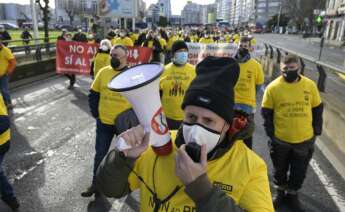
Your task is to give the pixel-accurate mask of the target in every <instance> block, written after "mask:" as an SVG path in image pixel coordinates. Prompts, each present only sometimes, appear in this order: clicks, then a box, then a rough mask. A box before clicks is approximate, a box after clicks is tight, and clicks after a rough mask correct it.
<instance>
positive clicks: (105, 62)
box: [91, 39, 111, 77]
mask: <svg viewBox="0 0 345 212" xmlns="http://www.w3.org/2000/svg"><path fill="white" fill-rule="evenodd" d="M110 49H111V42H110V40H108V39H104V40H102V41H101V43H100V46H99V49H98V51H97V53H96V55H95V57H94V59H93V69H92V71H91V76H93V77H95V76H96V75H97V73H98V72H99V70H101V69H102V68H104V67H106V66H109V65H110V54H109V53H110Z"/></svg>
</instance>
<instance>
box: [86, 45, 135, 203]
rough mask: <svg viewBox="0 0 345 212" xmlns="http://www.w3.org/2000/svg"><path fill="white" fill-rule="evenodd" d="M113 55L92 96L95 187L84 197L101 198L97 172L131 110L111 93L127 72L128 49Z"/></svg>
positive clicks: (119, 49)
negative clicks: (119, 120)
mask: <svg viewBox="0 0 345 212" xmlns="http://www.w3.org/2000/svg"><path fill="white" fill-rule="evenodd" d="M110 55H111V61H110V66H106V67H104V68H103V69H101V70H100V71H99V73H98V74H97V75H96V77H95V80H94V81H93V83H92V85H91V89H90V94H89V106H90V110H91V114H92V116H93V117H94V118H95V119H96V145H95V150H96V154H95V159H94V168H93V177H92V183H91V186H90V187H89V188H88V189H87V190H86V191H85V192H82V193H81V195H82V196H83V197H90V196H92V195H93V194H97V189H96V186H95V181H96V170H97V168H98V166H99V164H100V163H101V161H102V160H103V158H104V156H105V155H106V154H107V152H108V150H109V147H110V144H111V141H112V139H113V137H114V136H116V135H117V130H116V126H115V119H116V118H117V116H118V115H119V114H121V113H122V112H124V111H126V110H127V109H129V108H130V107H131V105H130V104H129V102H128V101H127V100H126V99H125V98H124V97H123V96H122V95H121V94H120V93H117V92H114V91H111V90H109V88H108V83H109V82H110V80H112V79H113V77H114V76H116V75H117V74H119V73H121V71H124V70H126V69H127V48H126V47H125V46H122V45H117V46H114V47H113V48H112V49H111V51H110Z"/></svg>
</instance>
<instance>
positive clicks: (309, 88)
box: [262, 76, 321, 144]
mask: <svg viewBox="0 0 345 212" xmlns="http://www.w3.org/2000/svg"><path fill="white" fill-rule="evenodd" d="M320 104H321V98H320V94H319V91H318V89H317V87H316V85H315V83H314V82H313V81H312V80H310V79H308V78H306V77H304V76H301V79H300V81H298V82H296V83H287V82H285V80H284V78H283V77H282V76H280V77H278V78H277V79H275V80H274V81H273V82H271V83H270V84H269V85H268V86H267V88H266V90H265V93H264V97H263V100H262V107H265V108H269V109H272V110H273V111H274V114H273V124H274V136H275V137H277V138H278V139H280V140H283V141H285V142H288V143H293V144H296V143H301V142H303V141H306V140H309V139H311V138H312V137H313V136H314V130H313V126H312V122H313V114H312V108H314V107H317V106H319V105H320Z"/></svg>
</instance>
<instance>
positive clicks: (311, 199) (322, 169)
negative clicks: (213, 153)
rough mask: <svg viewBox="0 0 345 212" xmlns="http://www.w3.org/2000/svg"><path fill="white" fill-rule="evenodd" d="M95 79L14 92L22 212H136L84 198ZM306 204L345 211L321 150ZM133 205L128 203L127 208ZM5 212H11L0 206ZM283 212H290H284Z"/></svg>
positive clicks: (13, 163) (260, 139)
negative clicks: (89, 99)
mask: <svg viewBox="0 0 345 212" xmlns="http://www.w3.org/2000/svg"><path fill="white" fill-rule="evenodd" d="M90 82H91V81H90V79H87V78H84V77H83V78H81V77H78V81H77V84H78V87H77V88H75V90H73V91H69V90H67V89H66V86H67V80H66V79H65V78H60V77H52V78H49V79H46V80H43V81H38V82H36V83H34V84H31V85H28V86H25V87H21V88H19V89H16V90H14V91H13V96H14V99H15V100H16V102H17V106H16V108H15V109H14V114H13V115H12V121H13V124H12V130H13V139H12V148H11V151H10V153H9V154H7V158H6V161H5V171H6V172H7V174H8V176H9V177H10V179H11V181H12V182H13V183H14V188H15V191H16V193H17V195H18V198H19V199H20V201H21V210H20V211H23V212H44V211H47V212H62V211H63V212H64V211H66V212H70V211H71V212H72V211H73V212H79V211H80V212H86V211H88V212H93V211H97V212H107V211H111V212H114V211H133V210H134V211H135V208H137V204H138V203H137V202H136V201H135V200H134V199H137V195H134V196H135V197H134V198H132V197H129V198H127V200H126V201H125V199H121V200H114V199H104V198H100V199H97V200H96V201H95V200H94V199H93V198H82V197H81V196H80V192H81V191H82V190H84V189H85V188H86V187H87V186H88V185H89V183H90V181H91V172H92V163H93V154H94V139H95V121H94V120H93V119H92V117H91V116H90V114H89V112H88V102H87V93H88V89H89V86H90ZM261 122H262V120H261V117H260V116H259V115H257V116H256V123H257V129H256V133H255V136H254V138H255V139H254V140H255V141H254V143H255V148H254V149H255V151H256V152H258V154H259V155H261V156H262V157H263V158H264V159H265V160H266V162H267V163H268V165H269V167H270V179H272V174H271V173H272V172H271V171H272V169H271V162H270V160H269V157H268V150H267V142H266V141H267V138H266V137H265V136H264V132H263V128H262V127H261ZM301 199H302V201H303V204H304V205H306V207H307V209H308V211H315V212H321V211H322V212H325V211H327V212H333V211H334V212H336V211H345V182H344V179H342V178H341V177H340V176H339V175H338V174H337V173H336V171H335V170H334V169H333V167H332V166H331V164H330V163H329V162H328V161H327V160H326V159H325V157H324V156H323V155H322V154H321V153H320V152H319V151H318V150H316V153H315V155H314V159H313V161H312V168H310V169H309V173H308V177H307V179H306V183H305V185H304V188H303V189H302V191H301ZM128 202H129V204H128ZM0 211H1V212H7V211H9V210H7V208H6V206H5V205H4V204H3V203H2V202H0ZM279 211H288V210H286V209H280V210H279Z"/></svg>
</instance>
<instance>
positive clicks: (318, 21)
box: [316, 15, 323, 25]
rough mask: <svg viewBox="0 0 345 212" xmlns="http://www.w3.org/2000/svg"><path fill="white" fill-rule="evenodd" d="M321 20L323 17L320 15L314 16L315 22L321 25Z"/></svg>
mask: <svg viewBox="0 0 345 212" xmlns="http://www.w3.org/2000/svg"><path fill="white" fill-rule="evenodd" d="M322 21H323V17H322V16H320V15H318V16H316V23H317V24H319V25H321V24H322Z"/></svg>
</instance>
